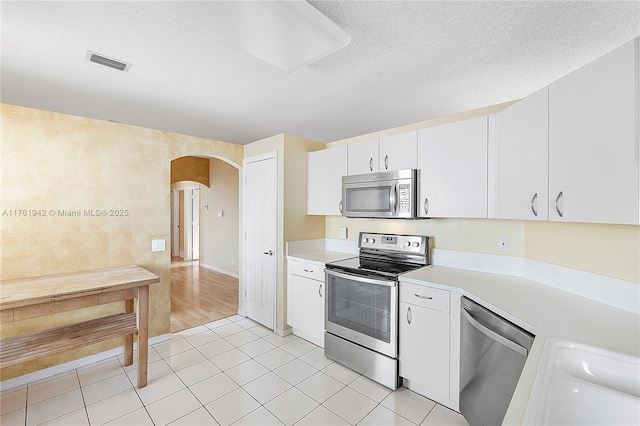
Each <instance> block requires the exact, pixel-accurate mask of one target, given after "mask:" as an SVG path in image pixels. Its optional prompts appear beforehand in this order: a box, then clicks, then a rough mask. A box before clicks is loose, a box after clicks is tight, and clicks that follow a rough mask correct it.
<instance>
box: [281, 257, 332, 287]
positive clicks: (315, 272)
mask: <svg viewBox="0 0 640 426" xmlns="http://www.w3.org/2000/svg"><path fill="white" fill-rule="evenodd" d="M289 272H291V273H292V274H293V275H298V276H301V277H306V278H311V279H312V280H317V281H322V282H324V266H323V265H318V264H317V263H305V262H298V261H295V260H290V261H289Z"/></svg>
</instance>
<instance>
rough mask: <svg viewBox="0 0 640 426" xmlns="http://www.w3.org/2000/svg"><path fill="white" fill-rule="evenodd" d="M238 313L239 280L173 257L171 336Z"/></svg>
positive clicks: (193, 262)
mask: <svg viewBox="0 0 640 426" xmlns="http://www.w3.org/2000/svg"><path fill="white" fill-rule="evenodd" d="M237 313H238V279H237V278H234V277H231V276H229V275H225V274H221V273H219V272H216V271H213V270H211V269H207V268H203V267H201V266H199V265H198V261H192V262H187V261H184V260H182V259H181V258H179V257H172V258H171V333H176V332H178V331H182V330H186V329H188V328H192V327H195V326H198V325H202V324H206V323H209V322H212V321H216V320H219V319H221V318H226V317H229V316H232V315H236V314H237Z"/></svg>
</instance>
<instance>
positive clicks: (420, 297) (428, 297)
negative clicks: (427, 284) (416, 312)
mask: <svg viewBox="0 0 640 426" xmlns="http://www.w3.org/2000/svg"><path fill="white" fill-rule="evenodd" d="M413 295H414V296H415V297H417V298H418V299H425V300H431V299H433V297H431V296H423V295H421V294H418V293H414V294H413Z"/></svg>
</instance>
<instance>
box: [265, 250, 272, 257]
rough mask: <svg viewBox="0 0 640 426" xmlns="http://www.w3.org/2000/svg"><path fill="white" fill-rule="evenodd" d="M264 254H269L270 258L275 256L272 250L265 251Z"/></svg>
mask: <svg viewBox="0 0 640 426" xmlns="http://www.w3.org/2000/svg"><path fill="white" fill-rule="evenodd" d="M264 254H268V255H269V256H273V251H272V250H269V251H265V252H264Z"/></svg>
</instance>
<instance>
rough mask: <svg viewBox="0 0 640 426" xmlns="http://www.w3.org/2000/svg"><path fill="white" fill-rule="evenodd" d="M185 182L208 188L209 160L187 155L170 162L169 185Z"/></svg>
mask: <svg viewBox="0 0 640 426" xmlns="http://www.w3.org/2000/svg"><path fill="white" fill-rule="evenodd" d="M185 180H188V181H194V182H200V183H201V184H203V185H206V186H209V159H208V158H202V157H193V156H191V155H189V156H186V157H180V158H176V159H175V160H173V161H172V162H171V184H172V185H173V184H174V183H177V182H182V181H185Z"/></svg>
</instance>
